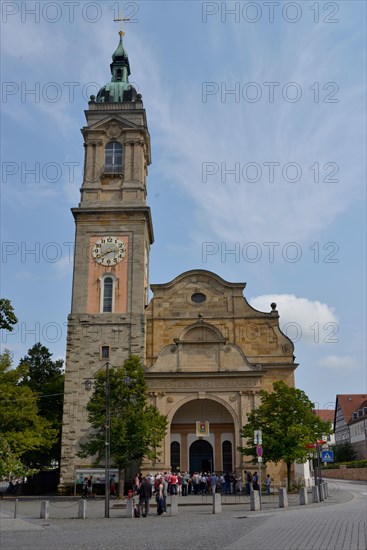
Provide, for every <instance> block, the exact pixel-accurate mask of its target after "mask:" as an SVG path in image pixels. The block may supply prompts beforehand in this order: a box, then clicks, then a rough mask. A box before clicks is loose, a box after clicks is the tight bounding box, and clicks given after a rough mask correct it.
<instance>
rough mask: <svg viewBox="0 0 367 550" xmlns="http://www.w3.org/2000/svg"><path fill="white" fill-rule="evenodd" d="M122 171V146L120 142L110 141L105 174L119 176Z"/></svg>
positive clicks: (106, 154)
mask: <svg viewBox="0 0 367 550" xmlns="http://www.w3.org/2000/svg"><path fill="white" fill-rule="evenodd" d="M121 171H122V145H121V143H119V142H118V141H110V142H109V143H107V145H106V149H105V172H106V173H107V174H117V173H119V172H121Z"/></svg>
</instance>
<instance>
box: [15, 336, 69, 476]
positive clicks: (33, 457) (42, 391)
mask: <svg viewBox="0 0 367 550" xmlns="http://www.w3.org/2000/svg"><path fill="white" fill-rule="evenodd" d="M63 363H64V362H63V360H62V359H57V360H56V361H53V360H52V353H50V351H49V350H48V348H46V347H45V346H43V345H42V344H41V343H37V344H35V345H34V346H33V347H32V348H31V349H29V350H28V354H27V355H25V356H24V357H23V358H22V359H21V360H20V363H19V369H20V372H21V373H22V377H21V380H20V385H21V386H22V387H28V388H30V389H31V390H32V391H33V392H35V393H36V394H37V397H38V398H37V403H38V412H39V415H40V416H41V417H42V418H44V419H46V420H47V421H49V422H50V424H51V426H52V428H53V429H54V430H56V431H57V438H56V441H55V442H54V444H53V445H52V447H50V448H49V449H48V450H47V453H44V452H43V451H42V450H37V451H32V450H30V451H29V453H27V454H26V455H25V457H24V458H25V460H26V461H27V462H28V463H29V464H31V465H32V466H34V467H40V468H42V467H48V466H51V465H55V464H56V463H59V462H60V453H61V428H62V414H63V401H64V373H63Z"/></svg>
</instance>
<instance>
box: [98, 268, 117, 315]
mask: <svg viewBox="0 0 367 550" xmlns="http://www.w3.org/2000/svg"><path fill="white" fill-rule="evenodd" d="M116 282H117V279H116V277H115V276H114V275H113V274H111V273H106V274H105V275H103V276H102V277H101V278H100V284H101V287H100V288H101V301H100V312H101V313H113V312H114V310H115V289H116Z"/></svg>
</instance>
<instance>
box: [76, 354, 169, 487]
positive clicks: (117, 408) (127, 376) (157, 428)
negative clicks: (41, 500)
mask: <svg viewBox="0 0 367 550" xmlns="http://www.w3.org/2000/svg"><path fill="white" fill-rule="evenodd" d="M109 385H110V455H111V461H112V462H113V463H114V465H115V466H116V467H118V468H119V471H120V473H122V472H123V471H124V470H125V469H126V468H127V466H129V465H130V464H131V462H132V461H138V462H141V461H142V460H143V458H144V457H145V458H148V459H149V460H155V459H157V458H158V455H159V452H158V448H159V447H160V445H161V443H162V440H163V438H164V436H165V434H166V429H167V418H166V417H165V416H162V415H161V414H160V413H159V411H158V409H157V408H156V407H155V406H153V405H151V404H149V403H148V401H147V396H146V389H147V387H146V382H145V376H144V368H143V367H142V365H141V360H140V358H139V357H138V356H135V355H133V356H131V357H130V358H129V359H127V360H126V361H125V362H124V365H123V367H118V368H109ZM105 396H106V369H103V370H101V371H100V372H98V373H97V375H96V376H95V384H94V392H93V395H92V396H91V398H90V400H89V403H88V405H87V411H88V421H89V422H90V424H91V426H92V428H93V431H92V432H91V433H90V435H89V436H88V441H86V442H85V443H83V444H82V445H81V450H80V452H79V453H78V454H79V456H81V457H88V456H93V457H94V459H95V462H96V463H97V464H99V463H100V462H101V460H103V458H104V452H105V413H106V403H105ZM121 477H122V476H121ZM121 477H120V479H121ZM120 488H121V487H120Z"/></svg>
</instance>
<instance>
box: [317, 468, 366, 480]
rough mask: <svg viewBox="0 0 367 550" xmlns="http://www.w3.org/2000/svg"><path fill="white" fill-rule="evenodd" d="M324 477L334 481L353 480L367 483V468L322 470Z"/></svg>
mask: <svg viewBox="0 0 367 550" xmlns="http://www.w3.org/2000/svg"><path fill="white" fill-rule="evenodd" d="M322 477H327V478H333V479H351V480H354V481H367V468H341V469H340V470H339V469H335V470H332V469H330V470H322Z"/></svg>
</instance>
